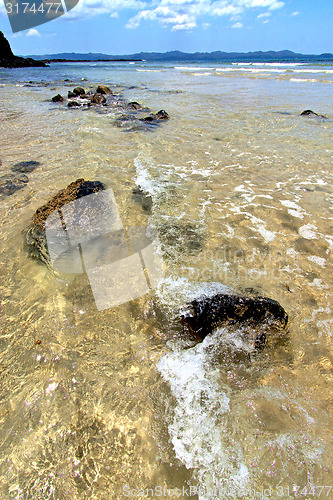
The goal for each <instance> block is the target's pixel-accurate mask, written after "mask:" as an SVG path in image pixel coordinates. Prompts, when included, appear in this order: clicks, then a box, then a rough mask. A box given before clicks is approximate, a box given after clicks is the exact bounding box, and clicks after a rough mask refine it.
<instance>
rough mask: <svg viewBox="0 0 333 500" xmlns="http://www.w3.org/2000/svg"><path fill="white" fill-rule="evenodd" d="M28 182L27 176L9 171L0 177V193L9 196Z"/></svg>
mask: <svg viewBox="0 0 333 500" xmlns="http://www.w3.org/2000/svg"><path fill="white" fill-rule="evenodd" d="M27 182H29V178H28V176H26V175H25V174H23V173H10V174H6V175H3V176H1V177H0V194H4V195H6V196H10V195H11V194H14V193H15V191H18V190H19V189H22V188H24V186H25V185H26V184H27Z"/></svg>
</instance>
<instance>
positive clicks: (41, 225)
mask: <svg viewBox="0 0 333 500" xmlns="http://www.w3.org/2000/svg"><path fill="white" fill-rule="evenodd" d="M104 189H105V186H104V184H102V182H99V181H85V180H84V179H77V180H76V181H74V182H72V183H71V184H69V186H67V187H66V188H65V189H63V190H61V191H59V193H57V194H56V195H55V196H54V197H53V198H52V199H51V200H50V201H49V202H48V203H46V204H45V205H43V206H42V207H40V208H38V209H37V210H36V212H35V215H34V216H33V219H32V223H31V226H30V227H29V228H28V230H27V231H26V233H25V241H26V245H27V249H28V252H29V254H30V256H31V257H33V258H36V259H39V260H41V261H42V262H44V263H45V264H47V265H49V262H50V257H49V253H48V249H47V242H46V234H45V222H46V219H47V218H48V217H49V216H50V215H51V214H52V213H53V212H55V211H56V210H60V209H61V207H63V206H64V205H66V204H67V203H70V202H71V201H74V200H77V199H79V198H82V197H83V196H87V195H89V194H93V193H97V192H98V191H102V190H104Z"/></svg>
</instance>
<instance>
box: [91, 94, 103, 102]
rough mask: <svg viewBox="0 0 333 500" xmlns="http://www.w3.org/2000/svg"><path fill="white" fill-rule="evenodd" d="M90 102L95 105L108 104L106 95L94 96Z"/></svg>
mask: <svg viewBox="0 0 333 500" xmlns="http://www.w3.org/2000/svg"><path fill="white" fill-rule="evenodd" d="M90 101H91V102H92V103H93V104H104V103H105V102H106V97H104V95H102V94H94V95H93V96H92V97H91V99H90Z"/></svg>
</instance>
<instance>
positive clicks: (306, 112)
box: [300, 109, 327, 119]
mask: <svg viewBox="0 0 333 500" xmlns="http://www.w3.org/2000/svg"><path fill="white" fill-rule="evenodd" d="M300 116H318V118H326V119H327V116H324V115H318V113H315V112H314V111H312V110H311V109H306V110H305V111H302V113H301V114H300Z"/></svg>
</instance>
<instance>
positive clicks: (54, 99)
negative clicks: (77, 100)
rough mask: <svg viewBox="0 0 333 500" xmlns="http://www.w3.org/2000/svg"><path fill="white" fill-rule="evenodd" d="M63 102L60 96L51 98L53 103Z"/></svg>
mask: <svg viewBox="0 0 333 500" xmlns="http://www.w3.org/2000/svg"><path fill="white" fill-rule="evenodd" d="M63 100H64V98H63V97H62V95H60V94H57V95H55V96H54V97H52V101H53V102H62V101H63Z"/></svg>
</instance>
